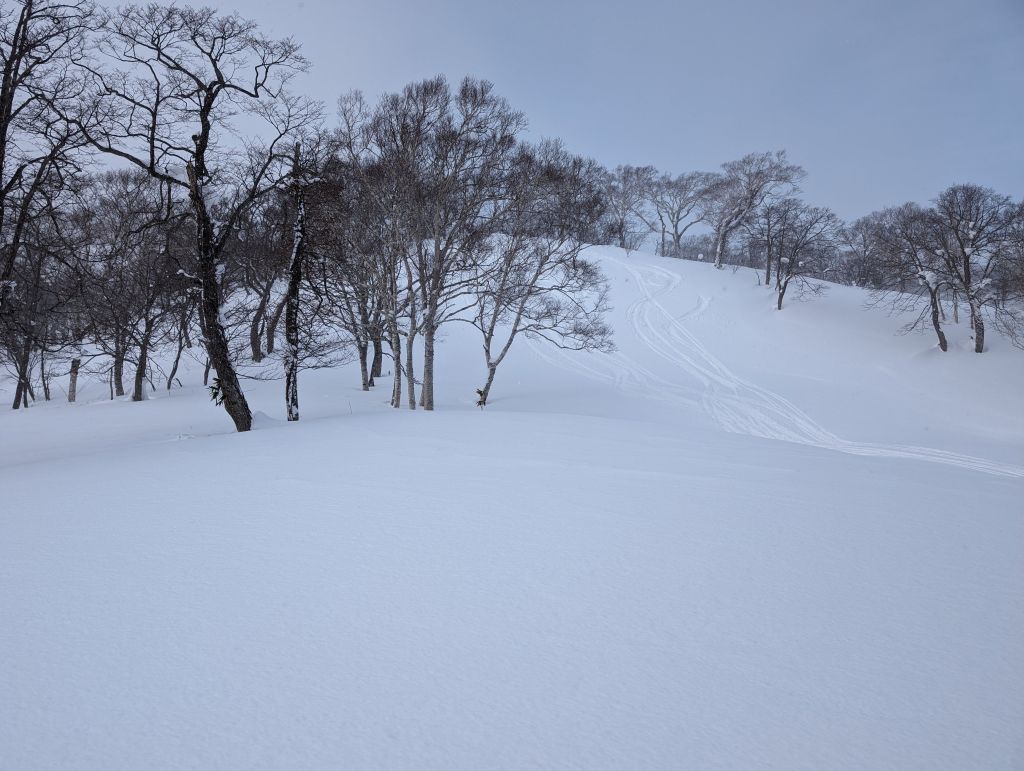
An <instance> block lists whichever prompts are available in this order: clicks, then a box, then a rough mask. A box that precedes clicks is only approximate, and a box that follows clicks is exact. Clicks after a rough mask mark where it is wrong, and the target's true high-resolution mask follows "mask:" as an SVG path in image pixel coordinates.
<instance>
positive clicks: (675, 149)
mask: <svg viewBox="0 0 1024 771" xmlns="http://www.w3.org/2000/svg"><path fill="white" fill-rule="evenodd" d="M216 4H217V5H218V7H222V8H224V9H235V10H238V11H239V12H241V13H243V14H244V15H246V16H249V17H251V18H254V19H256V20H257V21H259V22H260V23H261V24H262V26H263V27H264V28H265V29H266V30H267V31H268V32H272V33H274V34H275V35H278V36H282V35H292V36H293V37H295V38H296V39H297V40H299V41H300V42H301V43H302V44H303V50H304V52H305V53H306V55H307V56H308V57H309V58H310V60H311V61H312V62H313V66H314V69H313V72H312V74H311V75H310V76H309V77H308V79H306V80H305V81H304V90H306V91H307V92H309V93H310V94H311V95H314V96H316V97H318V98H320V99H323V100H324V101H326V102H327V103H328V105H329V106H330V107H331V109H333V105H334V102H335V100H336V98H337V96H338V95H339V94H340V93H342V92H344V91H347V90H349V89H352V88H360V89H362V90H363V91H364V92H366V93H367V94H368V95H369V96H376V95H377V94H379V93H381V92H383V91H393V90H397V89H399V88H401V86H402V85H404V84H405V83H407V82H409V81H411V80H417V79H421V78H425V77H429V76H432V75H434V74H437V73H444V74H446V75H447V76H448V77H449V78H450V79H451V80H452V81H457V80H458V79H460V78H461V77H462V76H463V75H466V74H472V75H476V76H479V77H484V78H487V79H489V80H492V81H494V83H495V85H496V87H497V90H498V91H499V93H501V94H502V95H504V96H506V97H507V98H508V99H509V100H510V101H511V102H512V104H513V105H514V106H515V107H516V108H518V109H520V110H522V111H524V112H525V113H526V115H527V117H528V118H529V120H530V125H531V130H532V132H533V133H534V134H535V135H537V136H558V137H561V138H562V139H564V140H565V141H566V143H567V144H568V146H569V147H570V148H571V149H573V150H574V151H576V152H579V153H583V154H586V155H590V156H593V157H595V158H597V159H598V160H599V161H601V162H602V163H605V164H608V165H612V166H614V165H615V164H618V163H633V164H647V163H650V164H653V165H655V166H657V167H658V168H659V169H663V170H667V171H673V172H679V171H687V170H691V169H710V168H714V167H716V166H717V165H718V164H719V163H721V162H722V161H725V160H729V159H731V158H735V157H738V156H740V155H743V154H744V153H746V152H749V151H753V150H771V149H778V148H785V149H786V150H788V151H789V154H790V156H791V158H792V159H793V160H794V161H796V162H798V163H801V164H803V166H804V167H805V168H806V169H807V171H808V172H809V175H810V176H809V178H808V180H807V182H806V183H805V185H804V189H805V191H806V194H807V197H808V198H809V199H810V200H811V201H812V202H813V203H816V204H822V205H828V206H832V207H833V208H834V209H835V210H836V211H837V212H838V213H839V214H840V215H842V216H844V217H855V216H858V215H860V214H863V213H866V212H868V211H870V210H872V209H876V208H879V207H881V206H885V205H888V204H894V203H900V202H902V201H905V200H918V201H925V200H928V199H930V198H931V197H933V196H934V195H935V194H936V193H938V192H939V190H940V189H942V188H943V187H945V186H947V185H949V184H953V183H956V182H965V181H970V182H978V183H982V184H986V185H991V186H993V187H995V188H997V189H998V190H1000V191H1001V192H1004V193H1007V194H1010V195H1013V196H1014V197H1015V198H1021V197H1024V0H957V1H956V2H954V1H952V0H845V1H844V0H821V1H820V2H812V0H770V1H769V0H764V1H763V2H762V1H756V2H755V0H722V1H720V2H714V1H713V0H707V2H701V3H695V2H661V1H660V0H634V1H633V2H608V0H590V1H589V2H579V1H576V0H573V1H572V2H558V1H557V0H547V1H544V0H507V1H506V2H493V3H492V2H480V1H479V0H478V1H477V2H470V1H469V0H439V1H437V2H415V1H414V0H343V1H341V2H330V0H224V2H218V3H216Z"/></svg>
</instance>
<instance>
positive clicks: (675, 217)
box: [647, 171, 710, 257]
mask: <svg viewBox="0 0 1024 771" xmlns="http://www.w3.org/2000/svg"><path fill="white" fill-rule="evenodd" d="M709 181H710V180H709V175H707V174H705V173H703V172H699V171H691V172H688V173H686V174H679V175H677V176H675V177H673V176H672V175H670V174H662V175H661V176H660V177H657V178H656V179H654V180H653V181H652V182H651V184H650V185H649V186H648V188H647V198H648V201H649V203H650V206H651V208H652V209H653V211H654V215H655V217H656V218H657V221H658V226H659V230H660V233H661V240H660V242H659V247H658V253H659V254H660V255H662V256H663V257H679V256H681V254H682V250H683V238H685V237H686V232H687V231H688V230H689V229H690V228H692V227H693V226H694V225H697V224H698V223H700V222H703V219H704V214H705V212H704V210H703V209H702V207H701V204H702V203H703V201H704V196H705V194H706V190H707V186H708V183H709Z"/></svg>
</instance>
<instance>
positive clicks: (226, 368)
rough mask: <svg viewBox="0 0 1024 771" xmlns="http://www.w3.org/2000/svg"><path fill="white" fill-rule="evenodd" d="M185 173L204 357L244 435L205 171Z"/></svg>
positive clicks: (247, 420)
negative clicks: (191, 214) (223, 313)
mask: <svg viewBox="0 0 1024 771" xmlns="http://www.w3.org/2000/svg"><path fill="white" fill-rule="evenodd" d="M185 170H186V172H187V173H188V178H189V198H190V199H191V202H192V209H193V211H194V212H195V215H196V248H197V256H198V258H199V283H200V288H201V295H200V301H199V312H200V315H201V317H202V323H203V333H204V341H205V343H206V353H207V355H208V356H209V359H210V363H211V365H212V366H213V368H214V370H215V371H216V372H217V386H218V390H219V392H220V396H221V399H222V401H221V403H222V404H223V405H224V409H225V411H226V412H227V413H228V416H229V417H230V418H231V421H232V422H233V423H234V424H235V430H236V431H248V430H249V429H251V428H252V412H251V411H250V410H249V403H248V402H247V401H246V399H245V394H244V393H243V392H242V386H241V384H240V383H239V382H238V373H237V372H235V367H234V364H232V362H231V349H230V347H229V346H228V338H227V334H226V333H225V331H224V327H223V326H222V324H221V297H220V277H219V275H218V270H217V254H216V253H215V245H214V241H213V222H212V221H211V219H210V215H209V212H208V211H207V210H206V201H205V199H204V197H203V189H202V182H203V180H202V179H201V174H202V173H204V172H205V168H200V169H199V171H198V172H197V170H196V169H195V167H193V165H192V164H191V163H188V164H186V166H185Z"/></svg>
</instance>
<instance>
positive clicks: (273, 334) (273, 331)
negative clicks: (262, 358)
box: [266, 297, 288, 355]
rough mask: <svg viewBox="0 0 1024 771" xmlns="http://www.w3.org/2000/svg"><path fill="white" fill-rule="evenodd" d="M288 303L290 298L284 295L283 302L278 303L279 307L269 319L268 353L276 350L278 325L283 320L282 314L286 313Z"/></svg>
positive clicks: (267, 333) (267, 332)
mask: <svg viewBox="0 0 1024 771" xmlns="http://www.w3.org/2000/svg"><path fill="white" fill-rule="evenodd" d="M287 304H288V298H287V297H282V298H281V302H279V303H278V304H277V308H275V309H274V312H273V313H272V314H271V315H270V319H269V320H268V321H267V330H266V335H267V355H270V354H272V353H273V352H274V343H275V341H276V339H277V325H278V324H279V323H280V322H281V316H282V315H283V314H284V308H285V305H287Z"/></svg>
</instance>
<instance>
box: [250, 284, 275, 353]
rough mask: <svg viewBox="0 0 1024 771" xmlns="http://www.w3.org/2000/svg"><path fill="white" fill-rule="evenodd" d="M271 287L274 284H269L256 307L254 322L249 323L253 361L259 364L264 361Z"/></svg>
mask: <svg viewBox="0 0 1024 771" xmlns="http://www.w3.org/2000/svg"><path fill="white" fill-rule="evenodd" d="M271 286H273V282H271V283H270V284H268V286H267V288H266V290H265V291H264V292H263V293H262V294H261V295H260V302H259V305H257V306H256V310H255V311H254V312H253V315H252V320H251V321H250V322H249V349H250V350H251V351H252V360H253V361H254V362H256V363H257V364H258V363H259V362H261V361H263V343H262V335H263V325H264V322H265V320H266V315H267V303H268V302H270V287H271Z"/></svg>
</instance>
